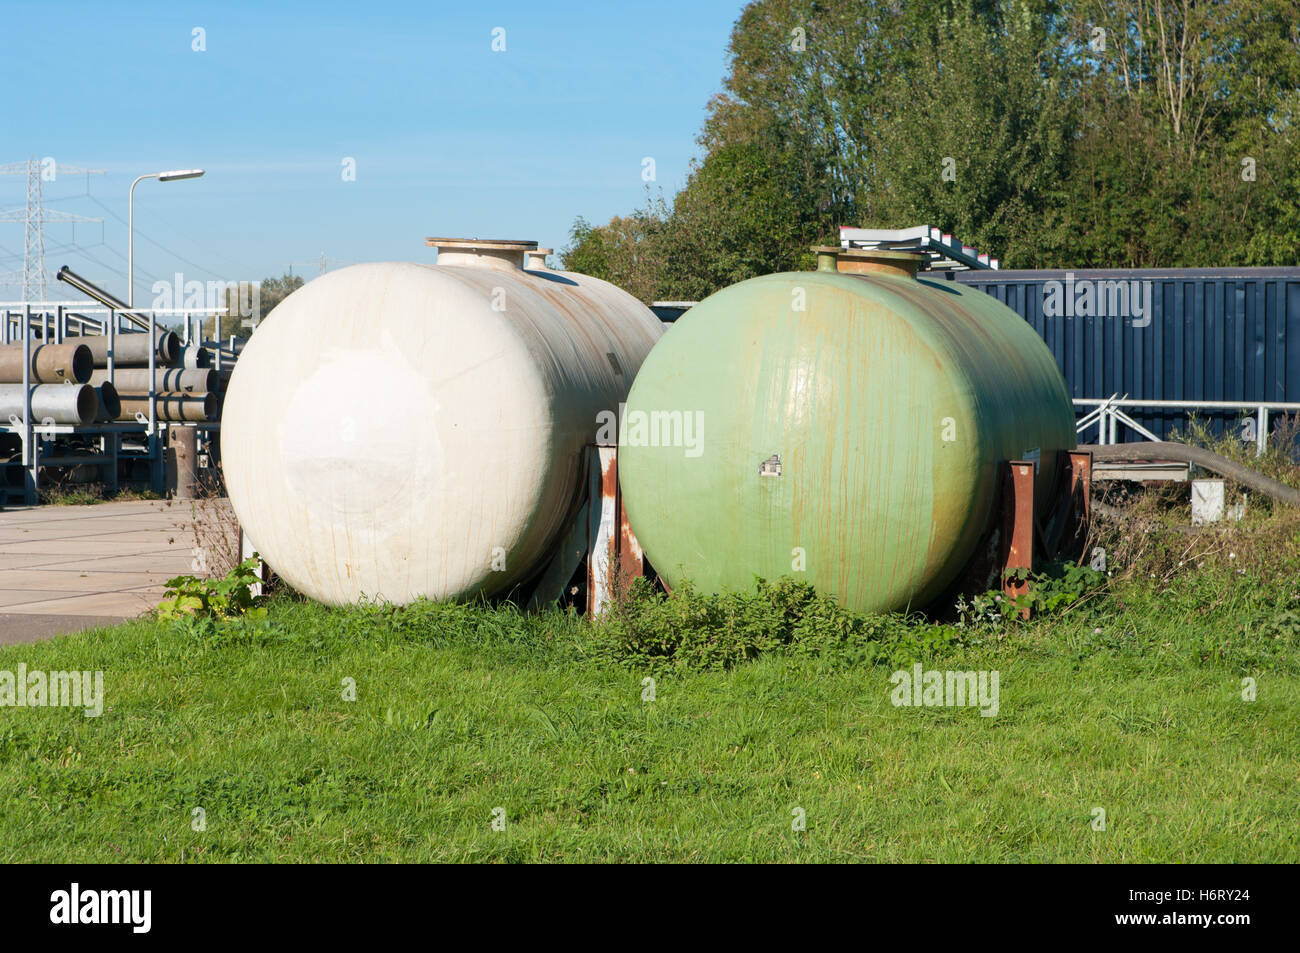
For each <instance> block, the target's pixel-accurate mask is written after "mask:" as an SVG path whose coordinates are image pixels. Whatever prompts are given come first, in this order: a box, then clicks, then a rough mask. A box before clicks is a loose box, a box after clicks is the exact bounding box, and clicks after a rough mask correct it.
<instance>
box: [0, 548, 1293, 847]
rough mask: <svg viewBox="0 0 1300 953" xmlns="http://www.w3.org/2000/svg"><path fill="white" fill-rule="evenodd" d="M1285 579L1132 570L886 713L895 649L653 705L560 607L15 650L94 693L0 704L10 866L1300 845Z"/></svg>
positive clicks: (424, 608) (961, 660)
mask: <svg viewBox="0 0 1300 953" xmlns="http://www.w3.org/2000/svg"><path fill="white" fill-rule="evenodd" d="M1293 588H1294V585H1293V584H1291V583H1289V582H1287V581H1285V580H1283V581H1277V580H1270V579H1255V578H1253V577H1248V576H1242V575H1241V574H1239V573H1235V572H1232V571H1225V572H1218V571H1214V570H1210V569H1206V570H1203V571H1202V572H1201V574H1200V575H1197V576H1192V577H1185V578H1184V579H1183V580H1182V581H1181V582H1180V583H1179V584H1178V585H1177V586H1175V587H1165V588H1162V587H1161V586H1159V585H1156V584H1154V583H1147V582H1142V581H1139V580H1133V581H1127V582H1121V583H1117V585H1116V587H1115V591H1114V593H1112V594H1109V595H1105V596H1099V597H1095V598H1092V599H1090V600H1087V601H1085V602H1084V603H1082V604H1078V605H1076V606H1075V607H1074V608H1072V609H1070V610H1069V611H1067V612H1065V613H1064V614H1063V615H1058V616H1056V617H1053V618H1045V619H1040V620H1038V621H1035V622H1033V623H1031V624H1029V625H1024V626H1012V627H1010V628H1007V629H1002V628H998V627H986V628H983V629H980V630H977V631H974V632H967V633H965V634H964V635H963V636H962V640H961V641H959V642H956V643H953V644H947V645H942V644H941V645H939V646H938V647H937V648H934V647H932V648H931V649H918V650H917V652H916V653H915V654H916V655H917V657H918V658H921V659H922V660H923V661H924V663H925V665H926V667H927V668H938V669H948V668H952V669H997V670H998V671H999V672H1000V690H1001V698H1000V713H999V714H998V716H997V717H995V718H984V717H980V715H979V713H978V711H977V710H976V709H974V708H964V709H954V708H904V707H894V706H893V705H892V704H891V702H890V692H891V689H892V686H891V684H890V680H889V676H890V674H891V671H892V669H893V665H894V664H896V662H897V659H896V658H895V659H891V660H890V661H889V662H888V663H883V664H882V663H864V662H852V661H850V662H847V663H846V662H844V661H843V659H841V658H838V657H831V656H817V655H800V656H795V655H792V654H789V653H784V654H782V653H769V654H766V655H764V656H762V657H760V658H758V659H757V660H754V661H748V662H742V663H740V664H738V665H735V666H734V667H731V668H730V669H727V670H713V671H696V670H685V669H684V670H666V671H660V670H657V671H658V674H657V675H656V680H657V681H656V685H655V689H656V700H654V701H652V702H646V701H642V692H643V683H642V679H643V678H644V677H645V676H646V674H647V673H646V672H645V671H642V670H639V669H638V668H637V666H636V665H635V664H628V663H623V664H620V663H618V662H617V661H613V660H611V658H610V653H609V652H608V650H607V649H608V645H607V644H602V639H605V638H606V637H605V636H602V635H601V634H600V633H598V632H595V631H593V630H592V629H591V628H590V627H589V626H588V625H587V624H586V623H585V622H583V621H581V620H580V619H575V618H573V617H568V616H565V615H563V614H561V613H559V612H553V613H550V614H546V615H541V616H531V617H527V616H520V615H519V614H518V613H515V612H513V611H512V610H509V609H500V610H493V609H487V608H472V607H457V606H449V607H443V606H434V605H428V604H424V605H417V606H415V607H412V608H410V609H407V610H401V611H392V610H382V609H374V608H360V609H352V610H347V611H340V610H330V609H326V608H324V607H320V606H316V605H311V604H301V603H292V602H279V603H276V604H274V605H272V607H271V611H270V613H269V614H268V616H267V618H266V619H264V620H261V621H259V622H255V623H249V624H244V625H239V624H237V625H235V626H233V627H228V628H227V629H225V630H221V631H216V632H212V631H204V630H203V629H202V627H196V628H194V629H192V630H186V629H185V628H184V627H178V626H177V625H175V624H169V623H163V622H148V621H141V622H135V623H131V624H128V625H125V626H121V627H118V628H115V629H110V630H98V631H95V632H92V633H89V634H81V635H77V636H71V637H63V638H60V639H57V640H54V641H52V642H48V643H43V644H37V645H23V646H16V647H11V648H7V649H4V650H2V651H0V669H9V670H13V669H14V668H16V666H17V664H18V663H19V662H25V663H26V664H27V666H28V667H29V669H38V668H39V669H65V670H66V669H89V670H95V669H102V670H103V671H104V679H105V689H106V708H105V711H104V714H103V715H102V716H101V717H99V718H86V717H84V716H83V714H82V713H81V712H80V711H78V710H70V709H57V708H40V709H17V708H0V861H5V862H12V861H43V862H55V861H67V860H75V861H95V862H99V861H108V862H115V861H140V862H153V861H611V860H621V861H862V860H865V861H947V862H967V861H1084V862H1092V861H1107V862H1111V861H1122V862H1169V861H1192V862H1207V861H1285V862H1293V861H1294V860H1295V859H1296V858H1297V857H1298V856H1300V717H1298V713H1300V635H1298V634H1297V633H1298V631H1300V627H1298V626H1297V625H1296V624H1293V623H1292V622H1291V621H1290V619H1291V618H1292V617H1290V616H1287V615H1286V612H1287V611H1288V609H1287V608H1286V606H1288V605H1289V604H1290V602H1291V601H1293V599H1294V596H1293V595H1292V593H1291V590H1292V589H1293ZM1279 620H1281V621H1279ZM928 628H929V629H931V630H932V629H933V628H934V627H928ZM916 629H917V632H918V638H919V636H920V635H921V634H923V633H924V631H926V629H927V627H925V626H922V625H920V624H916ZM931 652H933V653H934V654H929V653H931ZM1243 676H1252V677H1254V678H1256V679H1257V684H1258V698H1257V700H1256V701H1254V702H1246V701H1243V699H1242V693H1241V679H1242V678H1243ZM348 678H350V679H354V680H355V683H356V690H357V698H356V701H354V702H349V701H345V700H344V698H343V683H344V679H348ZM498 807H500V808H504V810H505V816H506V829H505V830H504V831H494V830H493V829H492V826H491V822H492V816H493V810H494V808H498ZM1098 807H1100V808H1103V809H1104V810H1105V812H1106V830H1104V831H1097V830H1094V829H1093V827H1092V821H1093V817H1094V815H1093V811H1094V808H1098ZM195 808H202V809H204V811H206V822H207V825H206V830H203V831H195V830H193V829H192V819H193V814H192V812H193V810H194V809H195ZM795 808H802V809H803V811H804V812H805V814H806V830H804V831H795V830H793V829H792V821H793V820H794V814H793V811H794V809H795Z"/></svg>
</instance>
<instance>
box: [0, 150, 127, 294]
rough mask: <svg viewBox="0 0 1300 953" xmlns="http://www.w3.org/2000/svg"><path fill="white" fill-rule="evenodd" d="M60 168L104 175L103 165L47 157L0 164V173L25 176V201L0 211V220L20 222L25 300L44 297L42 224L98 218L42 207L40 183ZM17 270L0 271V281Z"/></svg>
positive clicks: (14, 275)
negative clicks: (62, 162)
mask: <svg viewBox="0 0 1300 953" xmlns="http://www.w3.org/2000/svg"><path fill="white" fill-rule="evenodd" d="M60 172H62V173H64V174H65V175H66V174H73V175H80V174H83V173H84V174H86V175H103V174H104V170H103V169H80V168H77V167H75V166H66V165H65V166H60V165H58V163H56V162H55V161H54V159H52V158H50V157H48V156H47V157H46V158H44V159H37V158H36V157H35V156H32V157H31V158H30V159H28V160H27V161H26V162H11V163H9V164H8V165H0V175H26V176H27V204H26V205H25V206H24V207H22V208H11V209H5V210H4V211H0V222H22V223H23V225H24V234H23V270H22V273H21V274H22V286H23V300H24V301H44V300H45V278H46V275H47V272H46V270H45V225H46V223H47V222H48V223H51V224H52V223H55V222H74V223H75V222H99V221H103V220H102V219H98V218H87V217H86V216H84V215H73V214H71V213H69V212H58V211H52V210H48V209H46V208H45V206H44V205H43V204H42V200H41V183H42V182H53V181H54V180H55V179H56V178H57V177H58V175H59V173H60ZM17 277H18V273H17V272H10V273H9V274H8V275H0V284H8V283H15V284H16V283H17V282H15V281H14V279H15V278H17Z"/></svg>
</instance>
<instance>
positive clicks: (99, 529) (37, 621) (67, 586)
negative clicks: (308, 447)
mask: <svg viewBox="0 0 1300 953" xmlns="http://www.w3.org/2000/svg"><path fill="white" fill-rule="evenodd" d="M196 511H197V514H198V516H199V518H200V520H201V521H202V525H201V529H202V531H203V534H204V536H205V538H206V537H210V536H212V534H213V530H214V529H223V530H225V531H226V532H232V531H233V527H234V523H233V516H231V515H230V510H229V504H228V503H226V502H224V501H222V502H221V503H220V504H213V503H211V502H207V503H203V504H200V505H199V506H198V507H192V506H191V505H190V504H189V503H176V504H168V503H166V502H163V501H152V500H144V501H134V502H129V503H101V504H97V505H93V506H44V507H19V508H17V509H9V510H6V511H3V512H0V644H3V643H5V642H13V641H24V640H29V639H35V638H44V637H48V636H52V635H54V634H56V632H58V631H73V630H76V629H78V628H84V627H87V626H92V625H103V624H105V623H106V622H107V621H112V620H120V619H125V618H132V617H135V616H138V615H141V614H142V613H144V612H146V611H148V610H149V609H151V608H153V607H154V606H155V605H157V604H158V602H159V600H161V599H162V598H163V595H164V593H163V583H165V582H166V581H167V580H168V579H170V578H172V577H173V576H178V575H184V574H189V573H193V572H195V570H194V568H193V565H194V553H193V550H194V547H195V527H194V515H195V513H196Z"/></svg>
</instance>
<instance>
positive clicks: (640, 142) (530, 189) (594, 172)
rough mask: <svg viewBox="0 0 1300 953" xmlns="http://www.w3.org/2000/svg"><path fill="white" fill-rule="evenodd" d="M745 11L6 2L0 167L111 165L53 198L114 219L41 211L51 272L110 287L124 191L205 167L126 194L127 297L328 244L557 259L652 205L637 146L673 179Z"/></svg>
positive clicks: (265, 269) (1, 290) (14, 237)
mask: <svg viewBox="0 0 1300 953" xmlns="http://www.w3.org/2000/svg"><path fill="white" fill-rule="evenodd" d="M742 6H743V3H742V0H657V2H642V0H605V2H600V0H594V2H577V0H548V2H546V3H541V2H537V0H532V2H495V3H493V2H474V0H469V2H464V0H462V2H443V0H425V2H423V3H410V4H406V3H393V2H387V0H386V2H382V3H360V2H350V3H334V2H314V3H297V2H295V3H269V2H263V3H247V2H242V0H237V2H225V0H223V2H208V3H195V4H185V3H167V4H154V3H147V2H131V3H120V4H119V3H103V2H97V3H57V2H22V0H19V2H14V0H5V4H4V9H3V12H0V80H2V81H3V89H4V90H5V96H4V104H3V106H2V107H0V165H3V164H7V163H11V162H18V161H22V160H26V159H27V158H29V157H30V156H36V157H38V158H43V157H46V156H49V157H53V158H54V159H55V160H56V163H57V164H58V165H61V166H64V167H68V166H81V167H88V168H94V169H103V170H104V171H105V174H104V175H94V176H90V177H89V195H87V179H88V177H87V176H85V175H71V174H68V173H66V172H65V173H63V174H61V175H59V176H58V177H57V178H56V179H55V181H53V182H45V183H43V190H44V197H45V202H46V207H47V208H48V209H51V210H57V211H63V212H69V213H73V214H77V215H83V216H87V217H91V218H101V219H103V220H104V221H103V224H102V225H101V224H96V223H85V224H78V225H76V226H75V229H74V227H73V226H70V225H67V224H51V225H47V226H46V237H45V241H46V248H47V256H46V265H47V267H48V269H49V270H51V271H52V270H56V269H57V268H58V267H59V266H60V265H63V264H67V265H69V266H70V267H72V268H73V269H74V270H77V271H81V272H82V273H84V274H85V275H86V276H87V277H89V278H91V279H92V280H96V279H98V280H102V281H103V282H104V283H105V284H106V285H107V287H109V289H110V290H112V291H115V292H116V293H118V294H119V295H121V296H122V297H125V291H126V277H125V276H126V239H127V229H126V225H125V220H126V218H127V189H128V187H129V185H130V183H131V180H132V179H133V178H134V177H135V176H137V175H140V174H141V173H145V172H155V171H161V170H165V169H175V168H195V167H199V168H204V169H206V170H207V175H206V177H204V178H202V179H199V180H195V181H188V182H173V183H167V184H160V183H158V182H153V181H146V182H142V183H141V184H140V185H139V186H138V187H137V189H136V193H135V218H136V247H135V254H136V263H135V264H136V296H137V299H140V298H147V297H149V290H150V286H151V284H152V282H153V280H155V279H157V278H165V279H166V280H168V281H171V280H172V275H173V273H174V272H176V271H181V272H183V273H184V276H185V278H186V279H187V280H192V279H198V280H200V281H208V280H211V279H213V278H220V279H222V280H248V279H256V278H263V277H267V276H269V275H274V274H280V273H281V272H282V271H283V270H284V269H285V268H286V267H287V266H288V265H289V263H291V262H300V264H298V265H296V266H295V267H294V270H295V272H298V273H302V274H304V275H306V276H308V277H310V276H314V275H315V274H316V273H317V270H318V266H317V264H316V261H317V260H318V259H319V256H320V255H321V253H322V252H323V253H324V254H325V255H326V256H328V259H329V261H330V263H331V264H333V263H335V262H339V263H351V262H359V261H384V260H407V261H429V260H432V249H427V248H425V247H424V238H425V236H427V235H451V236H477V237H482V238H519V239H536V240H537V241H539V242H541V243H542V244H543V245H549V246H553V247H555V248H556V249H557V251H558V250H559V249H560V248H562V247H563V245H564V244H565V241H566V238H567V233H568V229H569V226H570V224H571V223H572V221H573V219H574V218H575V217H576V216H578V215H581V216H583V217H585V218H587V219H589V220H591V221H595V222H603V221H605V220H607V219H608V218H609V217H610V216H611V215H614V214H621V213H624V212H627V211H629V210H630V209H632V208H633V207H635V206H636V205H638V204H639V203H641V202H642V200H643V199H644V195H645V188H646V183H645V182H644V181H643V180H642V174H641V173H642V160H643V158H644V157H647V156H650V157H653V158H654V160H655V171H656V176H657V180H656V181H655V182H654V183H652V185H653V186H654V187H656V188H658V187H662V189H663V191H664V193H665V196H668V197H670V196H671V195H672V194H673V193H675V192H676V191H677V190H678V189H679V188H680V187H681V186H682V184H683V182H684V180H685V176H686V174H687V170H688V164H689V162H690V160H691V159H692V158H693V157H695V156H697V155H698V146H697V144H696V142H695V137H696V135H697V133H698V132H699V128H700V125H701V123H702V121H703V119H704V116H705V107H706V105H707V103H708V100H709V98H710V97H711V96H713V95H714V94H716V93H717V92H719V90H720V88H721V81H722V78H723V76H724V74H725V71H726V67H727V58H726V45H727V41H728V38H729V36H730V32H731V28H732V25H733V24H734V22H735V20H736V17H737V16H738V15H739V12H740V9H741V7H742ZM497 27H501V28H503V29H504V31H505V35H504V40H505V50H504V51H502V52H494V51H493V49H492V43H493V30H494V28H497ZM196 28H200V29H202V30H203V31H204V33H203V40H204V45H205V46H206V49H205V50H203V51H201V52H199V51H195V50H193V49H192V46H193V45H194V43H195V36H194V32H193V31H194V30H195V29H196ZM348 158H351V159H354V160H355V168H356V178H355V181H344V180H343V175H342V172H343V162H344V160H345V159H348ZM25 197H26V191H25V181H24V179H23V177H21V176H0V208H11V207H15V206H21V205H22V204H23V203H24V201H25ZM22 251H23V227H22V225H21V224H11V223H0V272H9V271H15V270H18V269H20V268H21V266H22V258H21V256H22ZM19 290H20V289H19V287H17V286H15V285H13V284H9V285H4V286H0V298H3V299H5V300H13V299H16V298H17V297H18V296H19V294H18V292H19ZM49 297H57V298H60V299H72V298H76V297H77V295H76V294H75V292H70V289H65V288H63V287H62V286H57V285H56V286H55V289H54V290H53V291H52V292H51V293H50V295H49ZM137 303H139V302H137Z"/></svg>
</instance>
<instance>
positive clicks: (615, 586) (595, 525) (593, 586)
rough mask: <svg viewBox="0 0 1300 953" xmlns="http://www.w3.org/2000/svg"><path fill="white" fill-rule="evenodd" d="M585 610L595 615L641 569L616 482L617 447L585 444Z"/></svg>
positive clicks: (642, 559)
mask: <svg viewBox="0 0 1300 953" xmlns="http://www.w3.org/2000/svg"><path fill="white" fill-rule="evenodd" d="M588 453H589V455H590V459H591V461H592V464H593V465H592V466H590V467H589V468H588V471H587V476H588V486H589V490H588V498H587V499H588V546H587V613H588V614H589V615H591V616H598V615H600V614H601V613H602V612H604V611H605V610H606V609H607V608H608V607H609V606H610V604H611V603H613V602H615V601H616V600H617V599H618V598H619V597H620V596H622V595H623V593H624V592H626V591H627V589H628V588H629V587H630V586H631V585H632V582H633V580H635V579H636V578H637V577H639V576H641V575H642V574H643V573H644V572H645V554H644V553H642V551H641V544H640V543H638V542H637V539H636V536H635V535H633V533H632V527H631V525H630V524H629V523H628V520H627V510H626V509H624V507H623V492H622V490H620V489H619V485H618V448H617V447H589V448H588Z"/></svg>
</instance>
